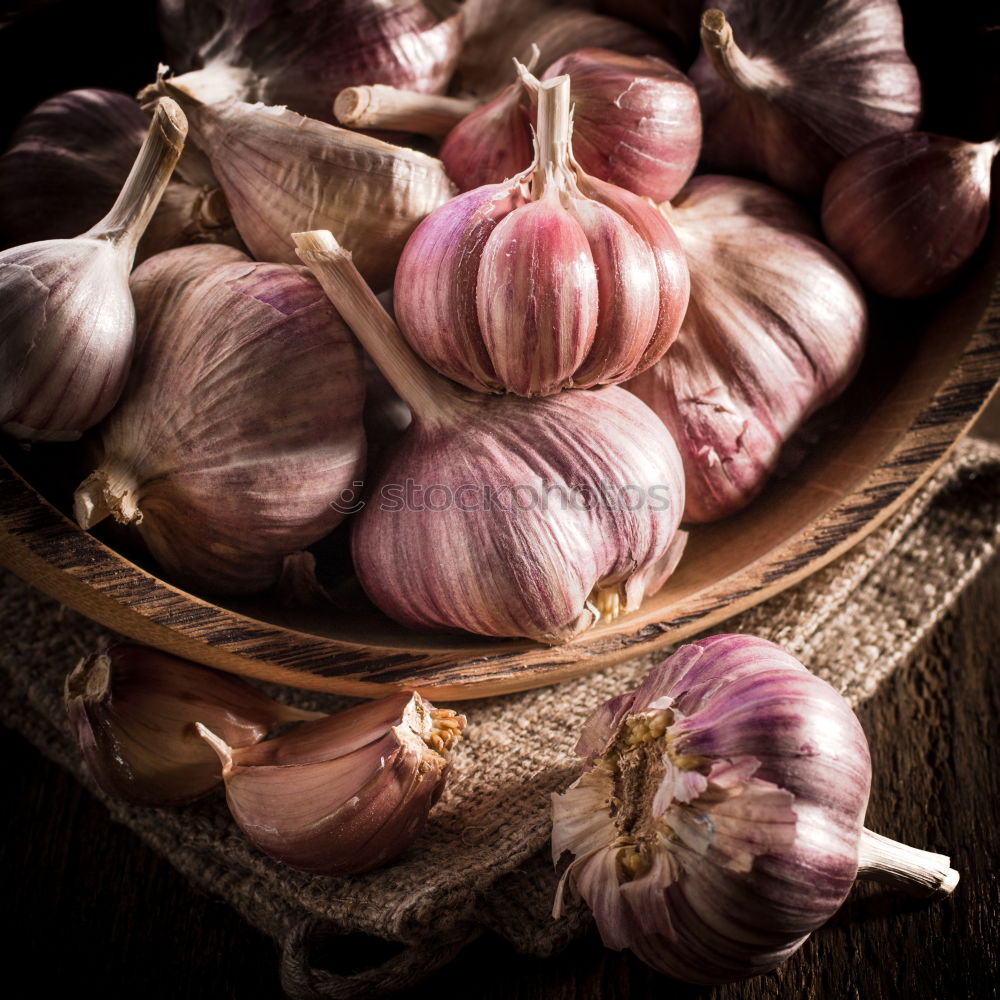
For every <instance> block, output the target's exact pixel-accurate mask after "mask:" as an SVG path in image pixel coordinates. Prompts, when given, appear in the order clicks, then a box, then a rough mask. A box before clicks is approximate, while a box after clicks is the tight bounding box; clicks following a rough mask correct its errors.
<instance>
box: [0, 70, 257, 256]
mask: <svg viewBox="0 0 1000 1000" xmlns="http://www.w3.org/2000/svg"><path fill="white" fill-rule="evenodd" d="M148 128H149V116H148V115H146V114H144V113H143V111H142V110H141V109H140V107H139V105H138V104H137V103H136V102H135V100H134V98H131V97H129V96H128V95H127V94H121V93H118V92H116V91H113V90H71V91H67V92H66V93H64V94H57V95H56V96H55V97H50V98H49V99H48V100H47V101H43V102H42V103H41V104H39V105H38V107H36V108H35V109H34V110H32V111H31V112H30V113H29V114H28V115H27V116H26V117H25V118H24V119H23V120H22V121H21V123H20V124H19V125H18V127H17V130H16V131H15V133H14V136H13V138H12V140H11V144H10V148H9V149H8V150H7V152H6V153H4V154H3V156H0V244H2V245H3V246H16V245H17V244H20V243H28V242H33V241H37V240H48V239H69V238H70V237H73V236H76V235H78V234H79V233H82V232H83V231H84V230H86V229H88V228H89V227H90V226H92V225H93V223H94V220H95V219H98V218H100V217H101V216H102V215H104V213H105V212H107V210H108V208H109V207H110V206H111V204H112V203H113V202H114V200H115V198H116V197H117V196H118V192H119V191H120V190H121V187H122V185H123V184H124V183H125V178H126V177H127V176H128V173H129V170H130V169H131V167H132V162H133V161H134V160H135V158H136V155H137V154H138V152H139V148H140V146H141V145H142V141H143V139H144V138H145V135H146V131H147V129H148ZM221 195H222V193H221V191H219V190H218V188H214V189H213V188H208V187H196V186H194V185H192V184H187V183H185V182H184V181H183V180H182V179H180V178H179V177H178V176H177V174H176V173H175V174H174V175H173V176H172V177H171V179H170V182H169V183H168V184H167V186H166V188H165V189H164V192H163V196H162V197H161V199H160V203H159V204H158V205H157V207H156V211H155V212H154V213H153V217H152V219H151V220H150V222H149V224H148V225H147V227H146V231H145V232H144V233H143V235H142V238H141V239H140V240H139V245H138V248H137V249H136V253H135V259H136V262H137V263H141V262H142V261H143V260H145V259H146V258H147V257H151V256H152V255H153V254H154V253H160V252H161V251H163V250H170V249H171V248H173V247H176V246H181V245H182V244H184V243H196V242H210V243H228V244H230V245H232V246H235V245H237V244H238V242H239V236H238V235H237V234H236V230H235V229H234V228H233V224H232V219H231V218H230V216H229V209H228V207H227V206H226V203H225V199H224V198H223V197H222V196H221Z"/></svg>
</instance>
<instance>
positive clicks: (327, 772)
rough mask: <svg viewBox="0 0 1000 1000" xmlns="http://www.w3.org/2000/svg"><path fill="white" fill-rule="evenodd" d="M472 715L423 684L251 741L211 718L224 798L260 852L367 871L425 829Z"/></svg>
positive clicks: (306, 864) (332, 871) (326, 870)
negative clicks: (422, 689)
mask: <svg viewBox="0 0 1000 1000" xmlns="http://www.w3.org/2000/svg"><path fill="white" fill-rule="evenodd" d="M464 726H465V717H464V716H460V715H456V714H455V713H454V712H452V711H449V710H447V709H435V708H434V706H433V705H432V704H431V703H430V702H429V701H426V700H425V699H423V698H421V697H420V695H419V694H416V693H415V692H413V693H409V692H404V693H402V694H398V695H391V696H389V697H387V698H382V699H380V700H378V701H374V702H369V703H367V704H363V705H357V706H355V707H354V708H350V709H347V710H346V711H344V712H340V713H338V714H337V715H331V716H328V717H326V718H324V719H320V720H318V721H316V722H308V723H305V724H303V725H302V726H299V727H297V728H296V729H294V730H292V731H291V732H289V733H287V734H285V735H283V736H278V737H276V738H274V739H272V740H268V741H267V742H265V743H259V744H257V745H256V746H253V747H248V748H245V749H239V748H234V747H232V746H229V745H227V741H226V740H225V739H224V738H222V737H220V735H219V734H218V733H215V732H213V731H212V730H211V728H210V727H209V726H199V727H198V728H199V731H200V732H201V735H202V737H203V739H204V740H205V741H206V743H208V744H209V745H210V746H211V747H212V748H213V749H214V750H215V752H216V753H217V754H218V755H219V759H220V760H221V761H222V765H223V777H224V779H225V782H226V799H227V800H228V802H229V809H230V811H231V812H232V814H233V818H234V819H235V820H236V822H237V824H238V825H239V827H240V829H242V830H243V832H244V833H245V834H246V835H247V836H248V837H249V838H250V839H251V840H252V841H253V842H254V844H256V845H257V847H259V848H260V849H261V850H262V851H264V852H265V853H267V854H270V855H271V856H272V857H274V858H277V859H278V860H279V861H283V862H284V863H285V864H288V865H291V866H292V867H294V868H299V869H301V870H303V871H307V872H312V873H314V874H319V875H348V874H356V873H358V872H364V871H368V870H370V869H372V868H377V867H378V866H379V865H383V864H386V863H387V862H389V861H391V860H393V859H394V858H396V857H398V856H399V855H400V854H402V853H403V851H405V850H406V849H407V848H408V847H409V846H410V844H411V843H412V842H413V840H414V839H415V838H416V836H417V835H418V834H419V833H420V831H421V830H422V829H423V827H424V824H425V823H426V821H427V814H428V812H429V811H430V808H431V806H433V805H434V803H435V802H436V801H437V800H438V798H440V796H441V793H442V791H443V790H444V783H445V779H446V777H447V773H448V768H449V764H448V758H447V756H446V754H447V752H448V751H449V750H450V749H451V748H452V747H453V746H454V745H455V743H456V742H457V741H458V739H459V737H460V734H461V731H462V728H463V727H464Z"/></svg>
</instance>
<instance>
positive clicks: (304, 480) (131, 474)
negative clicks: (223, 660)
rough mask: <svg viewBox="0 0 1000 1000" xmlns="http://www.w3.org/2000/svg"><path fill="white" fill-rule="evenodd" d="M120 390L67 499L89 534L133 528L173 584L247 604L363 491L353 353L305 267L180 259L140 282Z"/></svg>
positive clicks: (218, 256) (212, 250)
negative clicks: (113, 523)
mask: <svg viewBox="0 0 1000 1000" xmlns="http://www.w3.org/2000/svg"><path fill="white" fill-rule="evenodd" d="M131 287H132V292H133V295H134V296H135V302H136V308H137V312H138V325H139V338H138V345H137V351H136V356H135V362H134V365H133V370H132V374H131V376H130V380H129V384H128V388H127V389H126V392H125V394H124V396H123V398H122V401H121V403H120V405H119V406H118V407H117V408H116V410H115V411H114V413H112V414H111V416H110V417H109V419H108V420H107V421H106V422H105V423H104V424H103V425H102V426H101V428H100V431H99V436H98V439H97V451H98V454H99V456H100V458H99V464H98V466H97V468H96V470H95V472H94V473H93V474H92V475H91V476H90V477H88V479H87V480H86V481H85V482H84V483H83V484H82V485H81V487H80V488H79V489H78V490H77V494H76V497H75V510H76V515H77V519H78V521H79V522H80V523H81V524H82V525H83V526H84V527H90V526H91V525H93V524H95V523H97V521H99V520H100V519H101V517H102V516H106V515H107V514H108V513H111V514H113V515H114V516H115V518H116V519H117V520H119V521H122V522H125V523H133V524H135V525H136V526H137V529H138V532H139V534H140V535H141V537H142V539H143V541H144V542H145V544H146V545H147V546H148V548H149V550H150V551H151V552H152V554H153V556H154V557H155V558H156V561H157V562H158V563H159V564H160V566H162V567H163V568H164V569H165V570H167V571H168V572H169V573H170V575H171V576H172V577H173V578H175V579H176V580H178V581H180V582H182V583H184V584H187V585H189V586H193V587H196V588H198V589H200V590H203V591H205V592H211V593H230V594H235V593H253V592H257V591H261V590H264V589H265V588H267V587H269V586H271V585H272V584H273V583H275V582H276V580H277V579H278V577H279V575H280V572H281V565H282V560H283V558H284V557H285V556H286V555H288V554H290V553H292V552H296V551H298V550H300V549H302V548H305V547H306V546H308V545H310V544H312V543H313V542H315V541H317V540H318V539H319V538H322V537H323V536H324V535H326V534H327V533H329V532H330V531H332V530H333V528H334V527H335V526H336V525H337V524H338V523H339V522H340V521H341V520H342V519H343V516H344V514H343V513H342V512H341V511H339V510H338V509H337V508H336V506H335V505H334V503H333V502H334V501H336V500H337V498H339V497H340V496H341V494H342V493H343V492H344V491H345V490H347V489H350V488H352V483H354V481H355V480H359V479H360V478H361V470H362V468H363V461H364V433H363V429H362V423H361V410H362V400H363V392H364V376H363V374H362V371H361V358H360V352H359V351H358V348H357V345H356V344H355V343H354V340H353V338H352V337H351V335H350V333H349V331H348V330H347V329H346V327H345V326H344V325H343V323H342V322H341V320H340V318H339V317H338V316H337V314H336V312H335V311H334V310H333V309H332V308H331V307H330V305H329V303H328V301H327V299H326V297H325V295H324V294H323V292H322V289H321V288H319V286H318V285H317V284H316V283H315V282H314V281H313V280H312V279H311V278H310V277H309V276H308V275H306V274H304V273H303V272H302V269H300V268H293V267H289V266H288V265H284V264H259V263H255V262H253V261H251V260H249V259H248V258H247V257H246V256H245V255H244V254H242V253H240V252H239V251H238V250H235V249H233V248H231V247H222V246H211V245H204V246H197V247H182V248H179V249H177V250H171V251H169V252H168V253H164V254H158V255H157V256H156V257H153V258H151V259H150V260H148V261H146V263H145V264H143V265H141V266H140V267H139V268H137V269H136V271H135V273H134V275H133V276H132V282H131Z"/></svg>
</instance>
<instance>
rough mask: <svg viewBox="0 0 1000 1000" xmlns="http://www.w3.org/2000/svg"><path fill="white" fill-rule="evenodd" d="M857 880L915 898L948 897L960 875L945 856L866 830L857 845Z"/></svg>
mask: <svg viewBox="0 0 1000 1000" xmlns="http://www.w3.org/2000/svg"><path fill="white" fill-rule="evenodd" d="M858 878H866V879H870V880H871V881H873V882H883V883H885V884H886V885H891V886H892V887H893V888H896V889H901V890H903V891H904V892H909V893H911V894H913V895H915V896H947V895H948V894H949V893H951V892H953V891H954V889H955V886H957V885H958V879H959V874H958V872H957V871H955V869H954V868H952V867H951V859H950V858H948V857H946V856H945V855H944V854H933V853H932V852H930V851H921V850H919V849H918V848H916V847H910V846H908V845H907V844H901V843H899V842H898V841H896V840H890V839H889V838H888V837H883V836H882V835H881V834H878V833H873V832H872V831H871V830H869V829H868V828H867V827H866V828H865V829H864V830H862V832H861V839H860V841H859V843H858Z"/></svg>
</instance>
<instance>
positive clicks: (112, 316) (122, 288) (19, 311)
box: [0, 101, 187, 441]
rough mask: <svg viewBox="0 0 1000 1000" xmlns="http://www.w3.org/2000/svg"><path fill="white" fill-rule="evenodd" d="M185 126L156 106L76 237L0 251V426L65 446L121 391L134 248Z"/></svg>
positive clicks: (171, 109) (175, 113) (127, 356)
mask: <svg viewBox="0 0 1000 1000" xmlns="http://www.w3.org/2000/svg"><path fill="white" fill-rule="evenodd" d="M186 133H187V122H186V121H185V118H184V115H183V113H182V112H181V110H180V108H179V107H178V106H177V105H176V104H175V103H174V102H173V101H163V102H161V103H160V104H159V105H158V106H157V108H156V111H155V113H154V115H153V121H152V124H151V125H150V128H149V133H148V135H147V137H146V140H145V142H144V143H143V145H142V149H141V150H140V151H139V155H138V157H137V159H136V161H135V163H134V165H133V167H132V171H131V173H130V174H129V176H128V179H127V180H126V181H125V185H124V187H123V188H122V189H121V191H120V193H119V195H118V198H117V200H116V201H115V203H114V205H113V206H112V208H111V210H110V211H109V212H108V214H107V215H106V216H105V217H104V218H103V219H101V221H100V222H98V223H97V224H96V225H95V226H93V227H92V228H91V229H89V230H87V232H85V233H84V234H83V235H82V236H78V237H76V238H75V239H68V240H43V241H41V242H39V243H28V244H25V245H24V246H19V247H14V248H13V249H10V250H5V251H3V252H2V253H0V426H2V428H3V430H5V431H6V432H7V433H8V434H12V435H14V436H15V437H18V438H23V439H25V440H28V441H73V440H75V439H76V438H78V437H79V436H80V434H81V433H82V432H83V431H85V430H86V429H87V428H88V427H92V426H93V425H94V424H96V423H97V422H98V421H99V420H100V419H101V418H102V417H103V416H104V415H105V414H106V413H107V412H108V411H109V410H110V409H111V408H112V407H113V406H114V405H115V402H116V401H117V399H118V396H119V394H120V393H121V391H122V387H123V384H124V381H125V376H126V374H127V372H128V367H129V363H130V361H131V358H132V351H133V348H134V343H135V309H134V306H133V304H132V297H131V295H130V293H129V288H128V274H129V271H130V270H131V268H132V260H133V258H134V256H135V250H136V245H137V244H138V242H139V239H140V237H141V236H142V234H143V231H144V230H145V228H146V226H147V224H148V223H149V220H150V218H151V216H152V214H153V212H154V210H155V209H156V206H157V203H158V202H159V200H160V196H161V195H162V194H163V190H164V188H165V187H166V185H167V181H168V180H169V179H170V173H171V171H172V170H173V168H174V164H175V163H176V162H177V157H178V156H179V155H180V151H181V147H182V145H183V143H184V137H185V135H186Z"/></svg>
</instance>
